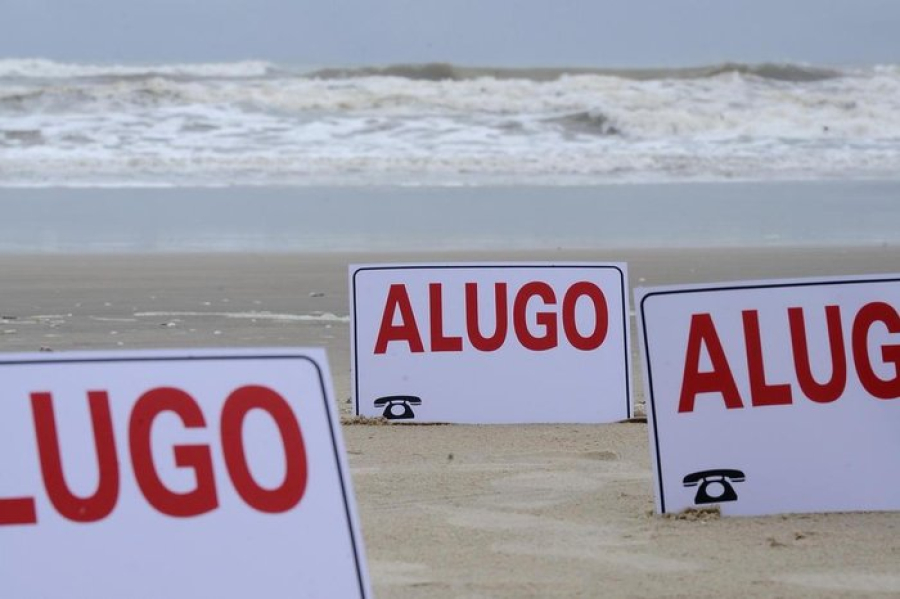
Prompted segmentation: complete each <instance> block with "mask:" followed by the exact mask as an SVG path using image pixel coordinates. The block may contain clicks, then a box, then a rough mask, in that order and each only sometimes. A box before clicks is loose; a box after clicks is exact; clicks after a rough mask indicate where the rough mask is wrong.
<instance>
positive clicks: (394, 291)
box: [375, 284, 425, 354]
mask: <svg viewBox="0 0 900 599" xmlns="http://www.w3.org/2000/svg"><path fill="white" fill-rule="evenodd" d="M397 309H399V310H400V319H401V322H400V324H399V325H396V326H395V325H394V312H395V311H396V310H397ZM390 341H406V342H407V343H409V351H411V352H413V353H421V352H423V351H425V348H424V347H423V346H422V337H420V336H419V327H418V326H417V325H416V317H415V315H414V314H413V310H412V304H410V302H409V295H407V294H406V286H405V285H400V284H395V285H391V288H390V289H389V290H388V296H387V301H386V302H385V305H384V315H382V317H381V328H380V329H378V340H377V341H375V353H376V354H383V353H385V352H386V351H387V344H388V342H390Z"/></svg>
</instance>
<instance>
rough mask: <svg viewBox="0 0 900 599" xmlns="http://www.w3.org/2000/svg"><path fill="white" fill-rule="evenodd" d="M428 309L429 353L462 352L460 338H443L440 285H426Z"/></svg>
mask: <svg viewBox="0 0 900 599" xmlns="http://www.w3.org/2000/svg"><path fill="white" fill-rule="evenodd" d="M428 307H429V310H430V313H431V351H462V337H445V336H444V301H443V298H442V297H441V284H440V283H431V284H430V285H428Z"/></svg>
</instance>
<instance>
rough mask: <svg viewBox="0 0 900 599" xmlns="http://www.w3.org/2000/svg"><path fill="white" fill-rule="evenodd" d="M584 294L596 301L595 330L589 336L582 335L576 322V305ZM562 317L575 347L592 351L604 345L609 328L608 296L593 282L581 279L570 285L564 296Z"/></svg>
mask: <svg viewBox="0 0 900 599" xmlns="http://www.w3.org/2000/svg"><path fill="white" fill-rule="evenodd" d="M582 295H585V296H587V297H588V298H590V300H591V301H592V302H593V303H594V319H595V320H594V332H593V333H591V334H590V335H588V336H587V337H582V336H581V334H580V333H579V332H578V325H577V323H576V322H575V305H576V304H577V303H578V298H579V297H581V296H582ZM562 318H563V329H564V330H565V331H566V338H568V340H569V343H571V344H572V347H574V348H575V349H580V350H582V351H591V350H592V349H597V348H598V347H600V346H601V345H603V341H604V340H605V339H606V332H607V330H608V329H609V308H607V306H606V297H605V296H604V295H603V291H601V290H600V288H599V287H597V286H596V285H594V284H593V283H590V282H588V281H581V282H579V283H575V284H574V285H572V286H571V287H569V290H568V291H566V297H564V298H563V313H562Z"/></svg>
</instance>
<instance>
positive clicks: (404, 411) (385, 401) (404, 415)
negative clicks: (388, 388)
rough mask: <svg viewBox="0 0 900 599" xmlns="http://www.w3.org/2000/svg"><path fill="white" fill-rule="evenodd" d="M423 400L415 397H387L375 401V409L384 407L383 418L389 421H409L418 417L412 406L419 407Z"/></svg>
mask: <svg viewBox="0 0 900 599" xmlns="http://www.w3.org/2000/svg"><path fill="white" fill-rule="evenodd" d="M421 404H422V400H421V399H419V398H418V397H416V396H415V395H386V396H384V397H379V398H378V399H376V400H375V407H376V408H380V407H382V406H383V407H384V413H383V414H382V416H384V417H385V418H387V419H388V420H409V419H410V418H415V417H416V415H415V414H414V413H413V410H412V408H411V407H410V406H418V405H421Z"/></svg>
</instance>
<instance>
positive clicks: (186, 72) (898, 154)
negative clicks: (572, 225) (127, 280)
mask: <svg viewBox="0 0 900 599" xmlns="http://www.w3.org/2000/svg"><path fill="white" fill-rule="evenodd" d="M898 173H900V65H881V66H867V67H854V68H823V67H814V66H808V65H790V64H785V65H741V64H725V65H714V66H709V67H699V68H687V69H645V70H615V69H582V68H572V69H563V68H560V69H504V68H467V67H461V66H456V65H442V64H438V65H395V66H388V67H365V68H318V69H313V68H307V67H297V66H294V65H280V64H271V63H266V62H235V63H223V64H155V65H121V64H119V65H117V64H70V63H59V62H53V61H48V60H41V59H30V60H26V59H6V60H0V186H8V187H9V186H12V187H54V186H68V187H78V186H86V187H98V186H110V187H123V186H135V187H141V186H194V187H211V186H235V185H241V186H255V185H287V186H340V185H363V186H370V185H409V186H439V187H440V186H479V185H509V184H516V185H549V186H564V185H568V186H583V185H596V184H603V183H648V182H649V183H653V182H673V181H675V182H684V181H732V180H742V181H771V180H789V179H790V180H803V179H805V180H821V179H877V178H892V177H896V176H897V174H898Z"/></svg>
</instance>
